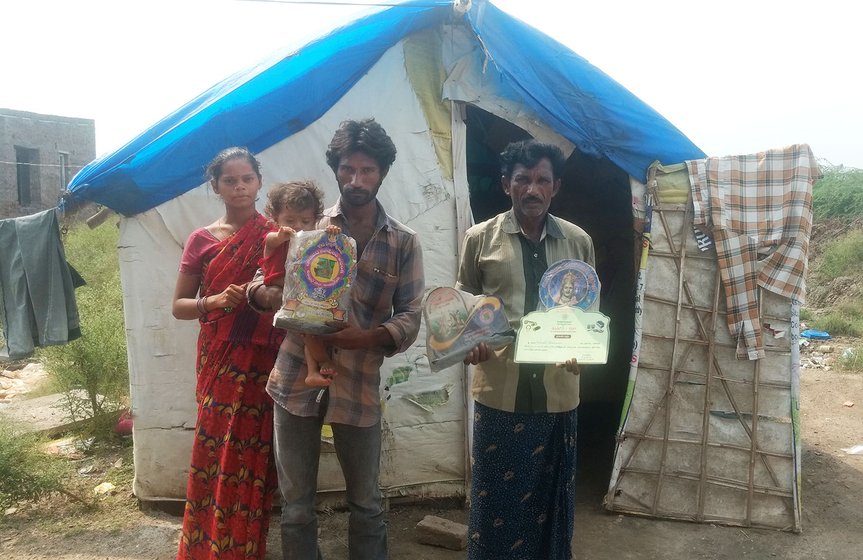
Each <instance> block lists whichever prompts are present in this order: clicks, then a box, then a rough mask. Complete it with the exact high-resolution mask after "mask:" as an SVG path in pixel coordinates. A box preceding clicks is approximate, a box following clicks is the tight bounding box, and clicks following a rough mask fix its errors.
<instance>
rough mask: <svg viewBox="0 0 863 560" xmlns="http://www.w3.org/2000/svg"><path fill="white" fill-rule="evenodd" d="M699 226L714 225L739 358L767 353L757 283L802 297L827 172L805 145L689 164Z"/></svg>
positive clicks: (760, 355)
mask: <svg viewBox="0 0 863 560" xmlns="http://www.w3.org/2000/svg"><path fill="white" fill-rule="evenodd" d="M686 166H687V169H688V171H689V181H690V184H691V185H692V205H693V209H694V214H693V225H694V226H695V227H697V228H702V229H704V231H710V232H711V233H712V236H713V239H714V240H715V242H716V254H717V257H718V258H719V268H720V273H721V276H722V284H723V287H724V288H725V299H726V307H727V309H728V328H729V330H730V331H731V334H732V335H733V336H735V337H736V338H737V341H738V342H737V357H738V358H743V357H748V358H749V359H750V360H754V359H758V358H763V357H764V344H763V341H762V337H761V320H760V317H759V315H758V286H761V287H763V288H765V289H767V290H770V291H772V292H775V293H777V294H780V295H783V296H786V297H789V298H795V299H797V300H800V301H803V299H804V297H805V293H806V284H805V273H806V259H807V253H808V251H809V234H810V232H811V230H812V185H813V184H814V183H815V181H816V180H818V179H819V178H820V177H821V172H820V170H819V168H818V164H817V163H816V161H815V156H813V154H812V150H811V149H810V148H809V146H808V145H806V144H796V145H793V146H788V147H786V148H783V149H777V150H768V151H766V152H759V153H757V154H751V155H745V156H726V157H717V158H707V159H701V160H691V161H687V162H686Z"/></svg>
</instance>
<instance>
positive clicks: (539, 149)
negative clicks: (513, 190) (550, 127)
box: [500, 140, 566, 180]
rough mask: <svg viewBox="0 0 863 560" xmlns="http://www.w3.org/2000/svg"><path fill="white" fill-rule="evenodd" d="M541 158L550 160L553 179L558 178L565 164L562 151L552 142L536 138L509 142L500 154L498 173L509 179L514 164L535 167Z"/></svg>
mask: <svg viewBox="0 0 863 560" xmlns="http://www.w3.org/2000/svg"><path fill="white" fill-rule="evenodd" d="M543 158H547V159H548V161H549V162H551V169H552V172H553V173H554V179H555V180H557V179H560V178H561V176H562V175H563V172H564V169H565V166H566V159H565V158H564V157H563V151H561V149H560V148H558V147H557V146H555V145H554V144H546V143H543V142H537V141H536V140H521V141H519V142H512V143H511V144H509V145H508V146H507V147H506V149H505V150H504V151H503V153H502V154H500V173H501V175H503V176H504V177H506V178H508V179H511V178H512V170H513V169H514V168H515V166H516V164H521V165H523V166H525V167H526V168H528V169H530V168H532V167H535V166H536V164H538V163H539V162H540V160H542V159H543Z"/></svg>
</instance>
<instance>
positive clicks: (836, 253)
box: [815, 230, 863, 282]
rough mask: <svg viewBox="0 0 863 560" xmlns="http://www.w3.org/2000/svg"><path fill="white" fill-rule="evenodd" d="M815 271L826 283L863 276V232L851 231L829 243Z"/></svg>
mask: <svg viewBox="0 0 863 560" xmlns="http://www.w3.org/2000/svg"><path fill="white" fill-rule="evenodd" d="M815 271H816V274H817V275H818V277H819V279H821V280H822V281H824V282H829V281H831V280H833V279H834V278H838V277H840V276H851V275H859V274H863V231H859V230H853V231H850V232H849V233H847V234H845V235H843V236H842V237H839V238H838V239H834V240H833V241H831V242H830V243H828V244H827V245H826V246H825V248H824V254H823V255H821V258H820V259H819V261H818V264H817V267H816V270H815Z"/></svg>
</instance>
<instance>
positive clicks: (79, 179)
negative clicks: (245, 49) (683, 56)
mask: <svg viewBox="0 0 863 560" xmlns="http://www.w3.org/2000/svg"><path fill="white" fill-rule="evenodd" d="M459 21H461V22H462V23H463V24H464V25H466V26H468V27H469V28H470V29H472V31H473V33H474V34H475V35H476V37H477V38H478V40H479V41H480V43H481V44H482V45H483V46H484V48H485V50H486V52H487V54H488V57H489V60H490V62H491V63H492V64H495V65H496V67H497V69H498V70H499V71H500V73H501V74H502V75H503V76H504V78H505V80H506V81H507V83H506V84H505V85H506V87H505V88H502V93H503V94H504V95H506V93H507V92H511V94H512V95H513V98H514V99H513V100H514V101H516V102H518V103H523V104H524V105H526V106H527V107H528V108H529V109H531V110H532V111H533V112H535V113H536V114H537V115H539V116H540V117H541V118H542V119H543V120H544V121H545V122H546V123H547V124H548V125H549V126H550V127H551V128H553V129H554V130H556V131H557V132H558V133H559V134H560V135H561V136H563V137H565V138H567V139H568V140H570V141H571V142H573V143H574V144H575V145H576V146H578V148H579V149H580V150H581V151H582V152H585V153H587V154H591V155H597V156H605V157H607V158H608V159H609V160H611V161H612V162H614V163H615V164H616V165H618V166H619V167H620V168H621V169H623V170H624V171H626V172H627V173H629V174H630V175H632V176H633V177H636V178H639V179H641V180H644V179H645V176H646V173H647V168H648V166H649V165H650V164H651V163H653V162H654V161H657V160H658V161H660V162H661V163H665V164H670V163H678V162H681V161H684V160H687V159H699V158H702V157H704V153H703V152H702V151H701V150H700V149H699V148H698V147H696V146H695V145H694V144H693V143H692V142H691V141H690V140H689V139H688V138H687V137H686V136H685V135H684V134H683V133H681V132H680V131H679V130H678V129H677V128H675V127H674V126H673V125H672V124H671V123H669V122H668V121H667V120H666V119H665V118H664V117H662V116H661V115H660V114H659V113H657V112H656V111H654V110H653V109H652V108H650V107H649V106H648V105H646V104H645V103H644V102H642V101H641V100H639V99H638V98H637V97H635V96H634V95H633V94H632V93H630V92H629V91H628V90H627V89H626V88H624V87H623V86H621V85H620V84H618V83H617V82H615V81H614V80H613V79H611V78H610V77H609V76H607V75H606V74H605V73H603V72H602V71H601V70H599V69H597V68H596V67H594V66H593V65H591V64H590V63H589V62H587V61H586V60H585V59H583V58H582V57H580V56H578V55H577V54H575V53H574V52H572V51H571V50H569V49H568V48H567V47H564V46H563V45H561V44H560V43H558V42H556V41H555V40H553V39H551V38H550V37H548V36H546V35H544V34H543V33H541V32H540V31H538V30H536V29H534V28H532V27H530V26H528V25H526V24H525V23H523V22H521V21H519V20H518V19H515V18H513V17H512V16H509V15H508V14H506V13H505V12H503V11H501V10H499V9H498V8H496V7H495V6H494V5H493V4H490V3H487V2H485V1H484V0H478V1H476V2H474V6H473V8H472V9H471V10H470V11H469V12H468V13H467V14H465V15H464V16H459V15H457V14H456V13H455V12H454V11H453V7H452V2H451V1H450V0H436V1H430V0H411V1H407V2H404V3H403V4H399V5H397V6H393V7H390V8H388V9H385V10H382V11H380V12H376V13H374V14H372V15H369V16H367V17H364V18H362V19H359V20H357V21H355V22H353V23H350V24H348V25H346V26H344V27H341V28H339V29H336V30H335V31H332V32H331V33H329V34H328V35H326V36H324V37H322V38H320V39H317V40H316V41H313V42H312V43H309V44H308V45H306V46H305V47H303V48H301V49H299V50H297V51H295V52H293V53H292V54H290V55H288V56H284V57H276V58H273V59H270V60H267V61H263V62H260V63H258V64H256V65H255V66H253V67H251V68H249V69H248V70H246V71H242V72H239V73H237V74H235V75H233V76H230V77H228V78H227V79H225V80H223V81H222V82H220V83H218V84H216V85H215V86H213V87H212V88H210V89H209V90H207V91H205V92H204V93H202V94H201V95H199V96H198V97H196V98H195V99H193V100H192V101H190V102H189V103H187V104H185V105H184V106H182V107H180V108H179V109H177V110H176V111H174V112H173V113H171V114H170V115H168V116H167V117H165V118H164V119H162V120H161V121H159V122H157V123H156V124H154V125H153V126H152V127H150V128H149V129H147V130H145V131H144V132H142V133H141V134H140V135H138V136H137V137H136V138H135V139H133V140H132V141H131V142H129V143H128V144H126V145H125V146H123V147H122V148H120V149H119V150H117V151H115V152H113V153H111V154H108V155H106V156H104V157H101V158H99V159H97V160H95V161H93V162H92V163H90V164H89V165H87V166H86V167H84V168H83V169H82V170H81V171H80V172H79V173H78V174H77V175H76V176H75V177H74V178H73V180H72V182H71V183H70V184H69V188H68V190H69V194H68V196H67V201H70V202H72V203H74V202H76V201H85V200H86V201H93V202H97V203H99V204H103V205H105V206H107V207H109V208H111V209H113V210H115V211H117V212H120V213H122V214H126V215H132V214H136V213H139V212H143V211H145V210H148V209H150V208H153V207H155V206H158V205H159V204H161V203H163V202H165V201H168V200H171V199H172V198H174V197H176V196H179V195H181V194H183V193H185V192H186V191H189V190H191V189H193V188H195V187H197V186H198V185H200V184H201V183H202V182H203V180H204V177H203V167H204V166H205V165H206V163H207V162H208V161H209V160H210V159H211V158H212V157H213V155H214V154H216V153H217V152H218V151H219V150H221V149H223V148H224V147H225V146H235V145H239V146H247V147H248V148H249V149H250V150H251V151H252V152H260V151H262V150H265V149H266V148H268V147H270V146H272V145H273V144H275V143H277V142H279V141H281V140H283V139H285V138H287V137H289V136H291V135H293V134H295V133H297V132H299V131H301V130H303V129H304V128H305V127H306V126H308V125H309V124H310V123H312V122H314V121H315V120H317V119H318V118H319V117H320V116H321V115H323V114H324V113H326V112H327V110H329V109H330V107H332V106H333V104H334V103H336V102H337V101H338V100H339V99H340V98H341V97H342V96H343V95H344V94H345V93H346V92H348V91H349V90H350V89H351V87H352V86H353V85H354V84H355V83H356V82H357V81H358V80H359V79H360V78H361V77H362V76H363V75H364V74H365V73H366V72H367V71H368V70H369V69H370V68H371V67H372V66H373V65H374V64H375V62H376V61H377V60H378V59H379V58H380V57H381V56H382V55H383V53H384V52H386V51H387V49H389V48H390V47H392V46H393V45H395V44H396V43H397V42H398V41H399V40H401V39H402V38H404V37H406V36H408V35H410V34H412V33H414V32H417V31H420V30H423V29H426V28H429V27H432V26H436V25H440V24H442V23H458V22H459Z"/></svg>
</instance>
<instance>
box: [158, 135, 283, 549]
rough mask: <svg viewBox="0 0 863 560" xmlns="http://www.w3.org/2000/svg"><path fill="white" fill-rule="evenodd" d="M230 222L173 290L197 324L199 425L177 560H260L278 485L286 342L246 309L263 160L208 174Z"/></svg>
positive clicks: (264, 225) (179, 306)
mask: <svg viewBox="0 0 863 560" xmlns="http://www.w3.org/2000/svg"><path fill="white" fill-rule="evenodd" d="M207 175H208V178H209V179H210V185H211V186H212V188H213V191H215V193H216V194H217V195H218V196H219V197H221V199H222V200H223V201H224V204H225V215H224V216H222V217H221V218H219V219H218V220H216V221H215V222H214V223H212V224H210V225H208V226H207V227H203V228H200V229H197V230H195V231H193V232H192V234H191V235H190V236H189V239H188V241H187V242H186V245H185V247H184V249H183V257H182V260H181V262H180V273H179V275H178V277H177V286H176V288H175V290H174V302H173V308H172V310H173V314H174V317H176V318H177V319H190V320H191V319H197V320H199V321H200V322H201V332H200V335H199V336H198V359H197V364H196V371H197V387H196V390H195V397H196V399H197V402H198V417H197V421H196V423H195V441H194V444H193V447H192V464H191V468H190V469H189V483H188V487H187V491H186V510H185V514H184V516H183V532H182V536H181V538H180V550H179V552H178V554H177V558H178V559H193V560H200V559H210V558H212V559H217V558H218V559H222V560H232V559H262V558H264V555H265V553H266V540H267V530H268V528H269V522H270V507H271V504H272V498H273V492H274V490H275V486H276V475H275V467H274V464H273V460H272V440H273V439H272V438H273V401H272V400H271V399H270V397H269V396H268V395H267V393H266V391H265V387H266V385H267V376H268V375H269V373H270V369H272V367H273V362H274V361H275V358H276V353H277V352H278V348H279V343H280V342H281V339H280V335H279V333H278V331H276V330H274V329H273V327H272V324H273V317H272V315H259V314H258V313H256V312H254V311H253V310H252V309H251V308H249V306H248V303H247V301H246V297H245V284H246V283H247V282H248V281H249V280H251V279H252V276H254V274H255V270H256V269H257V268H258V261H259V260H260V259H261V257H262V255H263V241H264V236H265V235H266V233H267V232H268V231H270V229H271V226H270V225H269V224H268V221H267V220H266V218H264V217H263V216H261V215H260V214H259V213H258V212H257V210H256V209H255V199H256V197H257V193H258V190H259V189H260V188H261V172H260V166H259V163H258V161H257V160H256V159H255V157H254V156H252V154H251V153H249V151H248V150H246V149H245V148H228V149H226V150H224V151H222V152H221V153H220V154H219V155H218V156H216V158H215V159H214V160H213V161H212V162H211V163H210V165H209V166H208V167H207Z"/></svg>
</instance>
